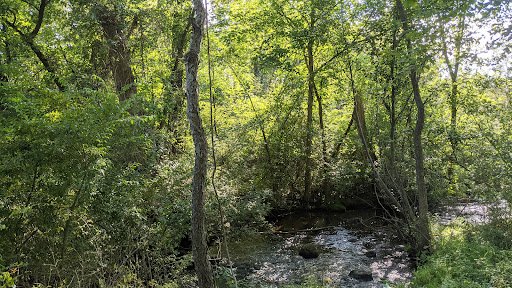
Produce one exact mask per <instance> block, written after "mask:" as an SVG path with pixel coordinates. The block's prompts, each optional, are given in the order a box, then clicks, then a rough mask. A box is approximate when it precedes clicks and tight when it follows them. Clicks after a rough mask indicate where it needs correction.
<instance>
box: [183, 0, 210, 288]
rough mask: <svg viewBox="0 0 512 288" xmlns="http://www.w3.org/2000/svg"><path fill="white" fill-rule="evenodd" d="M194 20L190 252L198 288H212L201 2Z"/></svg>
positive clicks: (189, 58)
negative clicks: (201, 76) (200, 86)
mask: <svg viewBox="0 0 512 288" xmlns="http://www.w3.org/2000/svg"><path fill="white" fill-rule="evenodd" d="M193 4H194V11H195V17H194V19H193V21H192V37H191V39H190V47H189V51H188V52H187V54H185V70H186V77H187V78H186V90H187V116H188V120H189V122H190V132H191V134H192V138H193V140H194V146H195V151H196V156H195V165H194V178H193V180H192V252H193V255H194V264H195V268H196V273H197V278H198V280H199V287H202V288H211V287H214V286H215V284H214V281H213V274H212V268H211V266H210V263H209V262H208V247H207V245H206V227H205V218H206V216H205V208H204V205H205V185H206V165H207V164H208V143H207V141H206V133H205V132H204V129H203V123H202V121H201V115H200V114H199V91H198V82H197V70H198V67H199V53H200V52H201V40H202V38H203V33H204V31H203V30H204V28H203V26H204V21H205V18H206V14H205V13H206V11H205V9H204V6H203V3H202V1H201V0H193Z"/></svg>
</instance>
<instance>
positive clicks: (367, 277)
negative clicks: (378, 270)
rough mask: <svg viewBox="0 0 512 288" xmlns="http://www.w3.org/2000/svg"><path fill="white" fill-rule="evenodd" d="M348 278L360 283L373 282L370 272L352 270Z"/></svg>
mask: <svg viewBox="0 0 512 288" xmlns="http://www.w3.org/2000/svg"><path fill="white" fill-rule="evenodd" d="M348 276H350V277H352V278H354V279H357V280H361V281H373V276H372V272H371V271H368V270H363V269H354V270H352V271H350V273H349V274H348Z"/></svg>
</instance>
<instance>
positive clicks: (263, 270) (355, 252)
mask: <svg viewBox="0 0 512 288" xmlns="http://www.w3.org/2000/svg"><path fill="white" fill-rule="evenodd" d="M274 225H275V228H274V229H275V233H272V234H270V235H269V234H261V235H254V236H252V237H248V238H246V239H243V240H242V241H238V242H234V243H230V245H229V249H230V254H231V260H232V262H233V263H234V267H236V273H237V278H238V279H243V281H245V283H246V284H247V286H248V287H283V286H286V285H293V284H302V283H316V284H321V285H323V286H324V287H385V286H386V283H396V282H401V281H405V280H407V279H408V278H410V277H411V269H410V267H409V266H410V263H411V261H410V259H409V258H408V257H407V255H406V252H405V251H404V250H405V247H404V245H403V243H400V242H399V241H398V240H397V239H398V237H396V234H397V233H396V232H397V231H393V228H392V227H391V226H388V225H386V224H385V222H384V221H382V220H381V218H380V217H378V216H377V214H376V212H375V211H373V210H364V211H363V210H359V211H350V212H345V213H332V212H302V213H293V214H290V215H287V216H284V217H281V218H280V219H279V220H278V221H276V222H275V223H274ZM303 247H308V249H312V250H314V251H316V252H315V253H318V257H316V258H311V259H306V258H304V257H302V256H300V255H299V254H301V255H303V254H302V253H301V250H302V249H303Z"/></svg>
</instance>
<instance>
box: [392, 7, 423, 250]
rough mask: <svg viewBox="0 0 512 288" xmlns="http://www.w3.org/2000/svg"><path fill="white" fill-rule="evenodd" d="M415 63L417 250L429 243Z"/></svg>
mask: <svg viewBox="0 0 512 288" xmlns="http://www.w3.org/2000/svg"><path fill="white" fill-rule="evenodd" d="M396 6H397V9H398V15H399V17H400V21H401V22H402V27H403V29H404V31H405V32H407V31H409V25H408V21H407V15H406V14H405V9H404V7H403V5H402V1H401V0H396ZM407 51H408V53H411V51H412V43H411V40H410V39H409V38H407ZM414 67H415V63H412V64H411V71H410V74H409V76H410V78H411V84H412V90H413V95H414V101H415V102H416V108H417V110H418V111H417V116H416V127H415V128H414V133H413V142H414V158H415V160H416V167H415V168H416V189H417V190H416V193H417V195H416V196H417V197H418V220H417V223H416V225H415V227H416V233H417V235H415V238H416V241H417V242H416V247H415V248H416V249H417V252H420V251H421V250H423V249H425V248H426V247H428V246H429V245H430V229H429V226H428V199H427V189H426V187H425V168H424V163H423V160H424V159H423V146H422V143H421V133H422V131H423V126H424V123H425V107H424V104H423V101H422V100H421V94H420V88H419V84H418V76H417V73H416V69H415V68H414Z"/></svg>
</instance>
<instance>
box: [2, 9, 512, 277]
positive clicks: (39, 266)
mask: <svg viewBox="0 0 512 288" xmlns="http://www.w3.org/2000/svg"><path fill="white" fill-rule="evenodd" d="M208 4H209V5H210V4H212V6H213V7H209V8H210V10H211V11H210V14H209V17H210V22H209V24H210V25H209V27H208V32H209V33H208V41H203V43H209V47H207V46H206V45H203V49H202V55H201V64H200V65H201V66H200V70H199V80H200V83H199V92H200V108H201V112H202V117H203V123H204V125H205V128H206V131H207V134H208V137H209V140H210V148H212V147H214V148H215V156H216V158H215V171H216V174H215V179H214V181H215V183H216V188H217V189H216V190H217V191H216V192H217V193H218V199H217V198H216V197H215V196H214V195H215V193H214V191H213V187H212V186H211V185H210V184H211V182H212V179H208V181H207V182H208V183H207V184H208V188H207V192H208V195H209V197H208V202H207V204H206V212H207V215H208V217H207V218H208V222H207V226H208V231H209V235H208V237H209V241H210V242H213V241H215V240H217V239H220V238H221V237H222V235H221V234H222V232H221V231H222V230H223V229H221V227H225V228H226V229H224V230H226V232H227V233H228V234H229V235H230V236H231V237H234V238H236V237H243V235H244V233H251V231H255V229H265V228H266V227H267V225H266V223H265V216H267V215H268V214H269V212H270V211H272V210H283V209H284V210H293V209H311V208H321V209H329V210H337V211H339V210H345V209H353V208H362V207H379V208H380V209H383V210H384V211H386V214H385V215H387V216H388V217H389V220H390V221H393V222H394V223H397V225H400V227H401V229H400V230H401V231H403V238H404V239H405V240H407V241H410V243H411V247H412V250H413V252H414V253H416V254H417V255H419V254H420V253H421V252H422V251H423V250H424V249H425V248H428V247H424V245H423V244H421V241H420V239H421V237H422V235H420V234H421V233H420V232H421V229H420V228H421V227H418V226H421V225H420V224H418V223H419V222H421V221H420V220H418V219H421V214H422V213H423V211H421V208H420V202H421V201H420V199H421V197H422V194H421V193H423V192H421V191H422V190H421V189H420V188H421V187H419V186H421V185H422V184H421V181H419V179H420V178H417V175H418V173H423V172H419V171H420V170H419V169H420V168H421V169H424V180H425V185H424V186H425V187H424V188H425V189H424V191H425V193H426V196H427V197H428V203H429V205H430V208H432V207H436V206H437V205H438V204H439V203H441V202H445V201H446V200H450V199H455V198H459V197H471V198H486V199H488V200H491V201H493V200H495V201H497V202H498V203H508V204H505V206H506V205H509V206H508V208H506V209H505V210H504V211H501V212H500V213H497V216H496V217H494V218H493V220H492V221H491V222H490V223H489V224H488V225H482V226H480V227H477V228H473V227H463V230H464V232H460V234H456V235H455V236H454V234H453V233H452V234H450V235H447V234H446V233H445V232H443V233H441V232H442V231H441V232H440V231H437V230H436V229H437V228H436V229H433V232H434V233H433V242H432V245H431V246H430V248H432V251H433V252H432V253H433V254H432V256H431V258H428V259H426V261H425V262H424V263H425V265H424V266H423V267H422V268H420V270H418V272H417V274H416V279H415V280H414V281H413V285H417V286H428V285H434V286H430V287H438V286H443V285H444V286H446V287H469V286H465V285H466V284H467V285H473V286H474V287H477V286H478V287H481V286H485V285H488V286H493V287H508V286H510V285H512V284H511V281H512V280H511V279H510V277H509V276H506V275H510V274H511V273H510V272H511V271H510V265H511V263H510V260H509V259H510V253H511V250H512V247H510V245H508V246H507V245H505V244H503V243H511V242H510V241H512V240H511V239H512V236H511V235H512V225H510V218H507V217H510V205H512V176H511V175H512V154H511V152H510V151H512V110H511V106H510V105H511V103H512V94H511V88H510V87H511V85H512V78H511V74H510V73H511V70H510V64H511V62H510V60H511V58H510V57H508V56H509V54H510V47H511V39H512V38H511V35H512V32H511V31H512V30H511V26H510V24H511V23H510V16H511V15H512V10H511V9H512V7H511V5H510V3H509V1H477V0H471V1H466V0H450V1H437V0H422V1H411V0H404V1H400V0H396V1H384V0H365V1H352V0H351V1H348V0H345V1H341V0H340V1H331V0H308V1H284V0H271V1H264V0H218V1H212V3H210V2H208ZM191 5H192V4H191V3H189V2H188V1H183V0H178V1H165V0H158V1H152V0H135V1H121V0H114V1H103V0H70V1H61V0H5V1H2V2H1V3H0V28H1V29H0V273H2V274H0V286H5V287H14V285H18V286H21V287H31V286H36V287H38V286H40V287H47V286H70V287H117V286H123V287H124V286H129V287H135V286H145V287H147V286H163V287H192V286H194V285H195V284H194V283H195V282H194V279H192V278H191V276H190V275H191V273H190V272H191V269H190V268H191V266H192V265H193V264H192V260H191V256H190V227H191V226H190V225H191V223H190V214H191V208H190V201H191V193H190V190H191V181H192V175H193V161H194V159H193V157H194V147H193V142H192V137H191V135H190V132H189V130H188V129H189V126H188V124H187V122H186V115H185V106H186V105H185V104H186V97H185V73H184V53H185V52H186V51H187V48H188V42H189V40H190V33H191V29H192V27H191V26H192V25H193V24H192V21H191V20H190V18H191V17H192V16H193V13H192V6H191ZM400 7H401V8H400ZM401 9H402V10H401ZM401 12H403V13H405V14H401ZM191 15H192V16H191ZM207 60H209V61H210V63H209V62H208V61H207ZM412 72H414V73H412ZM210 73H211V74H210ZM209 74H210V75H211V76H212V81H211V85H212V86H211V89H212V90H211V92H212V94H211V95H210V86H209V84H208V79H209ZM413 74H414V75H417V76H411V75H413ZM415 81H416V82H417V84H418V85H419V91H418V92H420V93H421V97H422V99H420V100H421V103H424V105H425V119H424V127H423V130H422V131H421V130H420V132H421V135H420V136H421V137H419V139H416V140H420V142H421V143H420V144H422V146H421V147H418V145H417V143H416V142H413V133H414V131H415V127H416V125H417V121H419V120H418V118H419V117H418V116H419V115H420V113H418V109H417V108H418V107H419V106H418V104H419V103H418V102H415V100H416V99H417V98H416V95H413V88H414V85H413V82H415ZM418 95H419V94H418ZM210 137H211V138H210ZM211 140H214V142H213V143H212V141H211ZM418 149H421V151H422V154H421V156H418V155H420V154H418V151H419V150H418ZM212 155H213V154H212V153H210V159H211V160H212V161H210V168H213V164H214V161H213V158H212ZM419 158H421V161H422V162H421V163H422V164H421V167H419V166H418V163H419V162H418V161H419V160H420V159H419ZM211 170H212V169H210V171H211ZM217 200H218V201H217ZM504 200H505V202H503V201H504ZM218 205H221V206H222V207H223V211H224V212H225V219H219V218H220V216H219V215H218ZM418 217H420V218H418ZM423 228H424V227H423ZM439 229H441V228H439ZM439 229H438V230H439ZM458 229H462V228H460V227H459V228H458ZM436 231H437V232H438V233H436ZM423 236H424V235H423ZM427 238H428V237H427ZM502 238H503V239H509V241H508V242H500V241H498V239H502ZM475 257H476V258H475ZM474 259H477V260H478V261H476V262H475V260H474ZM423 260H425V259H423ZM453 261H455V262H453ZM457 267H458V268H457ZM478 269H484V270H485V273H479V271H480V270H478ZM219 271H220V272H219V273H223V271H224V270H219ZM434 272H435V273H434ZM431 275H435V277H432V276H431ZM500 275H501V276H500ZM433 283H434V284H433ZM463 283H465V284H464V285H463ZM450 285H451V286H450ZM479 285H481V286H479ZM444 286H443V287H444Z"/></svg>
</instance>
